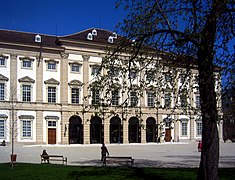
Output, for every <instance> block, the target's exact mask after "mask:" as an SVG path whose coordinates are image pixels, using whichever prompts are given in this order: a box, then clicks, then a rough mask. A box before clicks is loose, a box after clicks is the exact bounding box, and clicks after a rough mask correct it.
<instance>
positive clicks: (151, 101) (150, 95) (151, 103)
mask: <svg viewBox="0 0 235 180" xmlns="http://www.w3.org/2000/svg"><path fill="white" fill-rule="evenodd" d="M154 99H155V94H154V93H152V92H148V93H147V104H148V107H154V101H155V100H154Z"/></svg>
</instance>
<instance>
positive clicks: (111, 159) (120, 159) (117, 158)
mask: <svg viewBox="0 0 235 180" xmlns="http://www.w3.org/2000/svg"><path fill="white" fill-rule="evenodd" d="M108 161H109V162H115V161H117V162H126V163H131V166H133V164H134V159H133V158H132V157H129V156H107V157H106V162H108Z"/></svg>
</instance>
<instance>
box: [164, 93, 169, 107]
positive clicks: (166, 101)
mask: <svg viewBox="0 0 235 180" xmlns="http://www.w3.org/2000/svg"><path fill="white" fill-rule="evenodd" d="M164 101H165V107H166V108H171V93H165V95H164Z"/></svg>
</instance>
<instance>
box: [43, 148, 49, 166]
mask: <svg viewBox="0 0 235 180" xmlns="http://www.w3.org/2000/svg"><path fill="white" fill-rule="evenodd" d="M42 156H43V158H44V161H47V163H49V156H48V154H47V152H46V150H45V149H44V150H43V151H42Z"/></svg>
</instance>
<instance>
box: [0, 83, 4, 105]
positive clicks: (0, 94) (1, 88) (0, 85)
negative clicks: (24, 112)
mask: <svg viewBox="0 0 235 180" xmlns="http://www.w3.org/2000/svg"><path fill="white" fill-rule="evenodd" d="M4 100H5V84H4V83H0V101H4Z"/></svg>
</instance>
